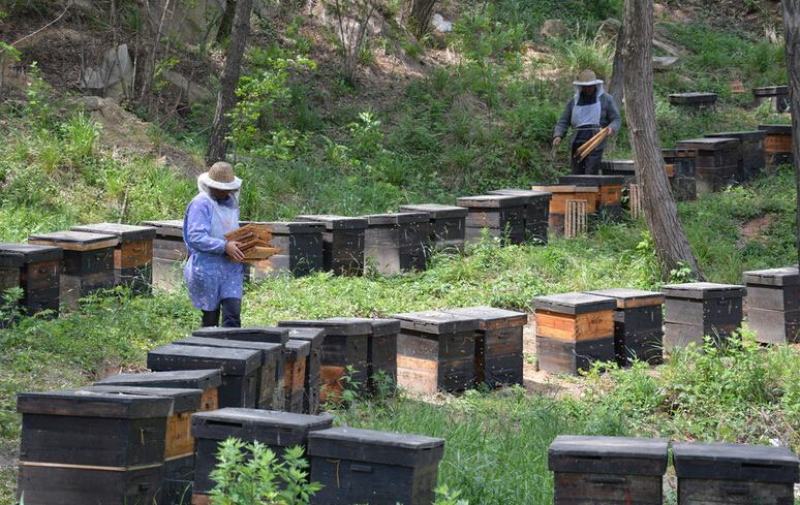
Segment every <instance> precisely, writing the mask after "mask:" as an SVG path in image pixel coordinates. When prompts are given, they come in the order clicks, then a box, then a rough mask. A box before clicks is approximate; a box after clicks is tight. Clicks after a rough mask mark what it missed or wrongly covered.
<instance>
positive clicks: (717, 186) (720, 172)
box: [676, 138, 739, 193]
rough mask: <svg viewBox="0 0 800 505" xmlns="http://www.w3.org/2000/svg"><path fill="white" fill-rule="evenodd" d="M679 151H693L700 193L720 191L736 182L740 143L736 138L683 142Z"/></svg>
mask: <svg viewBox="0 0 800 505" xmlns="http://www.w3.org/2000/svg"><path fill="white" fill-rule="evenodd" d="M676 148H677V149H679V150H682V151H691V152H693V153H694V155H695V156H694V158H695V179H696V181H697V192H698V193H711V192H714V191H719V190H721V189H723V188H724V187H725V186H727V185H728V184H730V183H731V182H735V180H736V173H737V171H738V168H739V141H738V140H737V139H734V138H699V139H689V140H681V141H680V142H678V143H677V146H676Z"/></svg>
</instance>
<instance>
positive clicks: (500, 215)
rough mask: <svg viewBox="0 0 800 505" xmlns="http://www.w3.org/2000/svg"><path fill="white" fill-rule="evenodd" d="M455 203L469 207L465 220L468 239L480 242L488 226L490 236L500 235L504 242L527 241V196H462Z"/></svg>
mask: <svg viewBox="0 0 800 505" xmlns="http://www.w3.org/2000/svg"><path fill="white" fill-rule="evenodd" d="M456 203H457V204H458V205H459V206H461V207H466V208H467V209H469V213H468V214H467V220H466V240H467V241H468V242H472V243H476V242H479V241H480V240H481V235H482V233H483V230H484V229H486V230H488V232H489V236H491V237H496V238H500V239H502V240H503V242H505V243H509V244H521V243H523V242H524V241H525V203H526V198H525V197H524V196H511V195H478V196H463V197H461V198H458V199H457V200H456Z"/></svg>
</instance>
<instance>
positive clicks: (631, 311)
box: [589, 288, 664, 366]
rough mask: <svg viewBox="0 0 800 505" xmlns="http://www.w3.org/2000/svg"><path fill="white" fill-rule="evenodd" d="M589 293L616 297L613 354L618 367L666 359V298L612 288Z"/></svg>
mask: <svg viewBox="0 0 800 505" xmlns="http://www.w3.org/2000/svg"><path fill="white" fill-rule="evenodd" d="M589 294H592V295H597V296H606V297H608V298H614V299H615V300H616V301H617V308H616V310H615V311H614V353H615V354H616V357H617V364H619V365H620V366H626V365H629V364H630V362H631V361H632V360H635V359H638V360H640V361H646V362H648V363H653V364H655V363H660V362H661V360H662V357H663V352H662V350H663V348H664V330H663V328H662V324H663V321H664V316H663V314H662V312H663V310H664V295H663V294H662V293H658V292H653V291H642V290H640V289H625V288H612V289H601V290H597V291H589Z"/></svg>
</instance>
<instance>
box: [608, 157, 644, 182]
mask: <svg viewBox="0 0 800 505" xmlns="http://www.w3.org/2000/svg"><path fill="white" fill-rule="evenodd" d="M600 173H601V174H603V175H617V176H620V177H622V178H623V179H624V180H625V184H631V183H635V182H636V162H634V161H633V160H603V161H602V162H600Z"/></svg>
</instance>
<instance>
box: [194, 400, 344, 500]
mask: <svg viewBox="0 0 800 505" xmlns="http://www.w3.org/2000/svg"><path fill="white" fill-rule="evenodd" d="M332 424H333V417H332V416H331V415H329V414H322V415H319V416H308V415H304V414H293V413H289V412H276V411H269V410H251V409H221V410H217V411H214V412H204V413H201V414H195V415H194V416H192V435H194V438H195V445H196V447H197V451H196V461H197V463H196V466H195V481H194V488H193V497H192V505H208V504H209V503H210V501H209V496H208V495H209V493H211V490H212V489H213V488H214V481H213V480H211V471H212V470H213V469H214V467H216V465H217V453H218V450H219V445H220V444H221V443H222V442H223V441H225V440H227V439H228V438H231V437H233V438H237V439H239V440H241V441H243V442H245V443H252V442H260V443H262V444H264V445H266V446H267V447H268V448H269V449H271V450H272V451H273V452H274V453H275V455H276V456H277V457H278V458H279V460H280V458H281V457H282V456H283V453H284V451H285V450H286V449H288V448H291V447H294V446H301V447H304V448H305V447H306V446H307V444H308V435H309V433H310V432H313V431H316V430H324V429H326V428H330V427H331V425H332ZM306 453H307V451H306Z"/></svg>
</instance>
